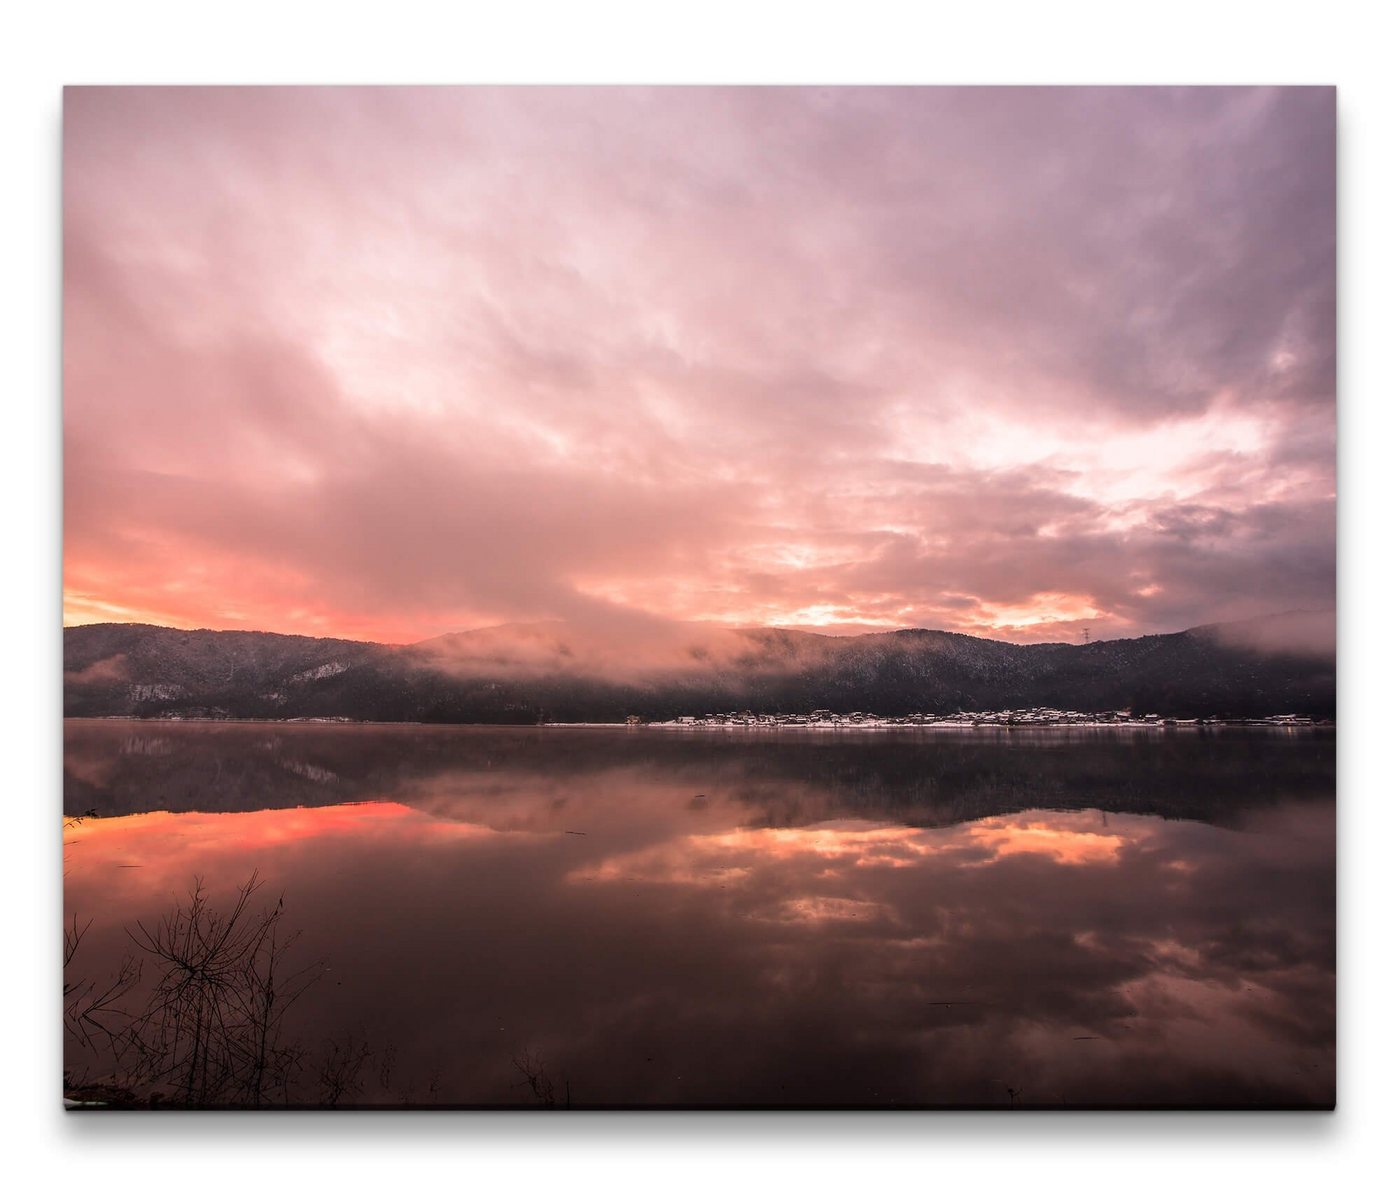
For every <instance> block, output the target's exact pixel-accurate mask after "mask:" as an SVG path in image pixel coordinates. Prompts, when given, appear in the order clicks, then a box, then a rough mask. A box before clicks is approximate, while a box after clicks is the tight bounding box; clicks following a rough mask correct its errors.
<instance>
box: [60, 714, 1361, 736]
mask: <svg viewBox="0 0 1400 1190" xmlns="http://www.w3.org/2000/svg"><path fill="white" fill-rule="evenodd" d="M63 722H64V723H143V724H151V725H153V726H170V725H172V724H180V723H194V724H201V725H205V724H210V723H227V724H232V725H239V724H246V725H250V726H253V725H256V726H262V727H406V728H407V727H412V728H444V729H451V728H462V727H472V728H489V729H491V730H493V731H502V730H510V731H520V730H524V731H543V730H554V731H557V730H560V729H563V728H613V729H617V730H623V731H644V730H660V731H667V732H687V731H821V732H835V731H847V732H849V731H986V730H989V729H991V730H1002V731H1010V730H1016V731H1025V730H1032V731H1047V730H1053V731H1065V730H1075V731H1191V730H1195V731H1218V730H1221V729H1225V728H1230V729H1239V728H1250V729H1254V730H1259V729H1270V730H1276V731H1304V730H1309V731H1335V730H1336V727H1337V724H1336V721H1335V720H1332V719H1304V718H1298V719H1296V720H1293V721H1287V720H1282V719H1275V718H1270V717H1263V718H1231V719H1155V720H1148V719H1123V720H1114V721H1103V720H1093V719H1082V720H1072V719H1067V720H1060V721H1054V720H1049V721H1047V720H1034V719H1018V720H998V719H986V720H965V719H963V720H959V719H938V720H932V721H928V722H918V723H913V722H902V721H900V720H898V719H871V720H863V721H859V722H832V721H819V722H786V723H784V722H730V721H720V722H700V721H697V722H693V723H682V722H679V721H677V720H671V719H668V720H658V721H656V722H650V723H626V722H577V723H572V722H570V723H565V722H551V723H428V722H423V721H420V720H406V719H344V718H331V717H326V718H303V719H252V718H239V717H235V716H232V715H229V716H218V717H215V716H196V715H183V716H179V717H174V716H172V717H169V718H161V717H158V716H144V715H71V716H70V715H65V716H64V717H63Z"/></svg>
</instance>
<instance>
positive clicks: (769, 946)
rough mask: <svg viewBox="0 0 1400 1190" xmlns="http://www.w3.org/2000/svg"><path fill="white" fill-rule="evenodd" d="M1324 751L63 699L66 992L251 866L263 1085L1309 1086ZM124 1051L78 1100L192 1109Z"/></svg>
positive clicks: (626, 1100) (1309, 732)
mask: <svg viewBox="0 0 1400 1190" xmlns="http://www.w3.org/2000/svg"><path fill="white" fill-rule="evenodd" d="M1334 747H1335V745H1334V735H1333V733H1332V732H1331V731H1329V730H1320V729H1293V730H1265V729H1261V730H1250V729H1223V730H1196V729H1177V730H1174V731H1173V730H1164V729H1158V730H1151V731H1148V730H1143V731H1127V730H1124V731H1116V730H1098V731H1095V730H1079V731H1076V730H1058V729H1012V730H998V729H977V730H967V731H952V730H936V729H935V730H923V731H920V730H917V729H914V730H903V731H892V730H887V731H866V732H862V731H840V732H836V731H831V732H812V731H790V732H784V731H781V730H768V731H764V730H734V731H721V730H713V731H704V730H701V731H692V732H686V731H671V732H668V731H661V730H657V729H647V728H640V729H638V728H633V729H624V728H616V729H613V728H563V727H555V728H540V729H536V728H478V727H415V726H378V725H358V724H357V725H348V724H261V723H150V722H129V721H79V720H70V721H68V722H67V723H66V724H65V780H64V803H65V804H64V811H65V815H66V816H68V819H67V820H66V821H65V827H64V831H63V841H64V843H65V847H64V908H65V915H66V917H67V918H68V919H69V921H70V922H71V921H72V920H73V919H75V918H76V920H77V922H78V923H79V925H80V926H82V925H84V924H86V923H88V922H90V923H91V925H90V926H89V927H88V928H87V931H86V933H84V934H83V936H82V939H81V943H80V945H79V946H78V947H77V949H76V951H75V953H74V955H73V958H72V962H71V963H70V964H69V969H68V971H67V972H66V973H65V974H66V982H68V983H71V984H74V985H82V984H84V983H85V982H86V981H90V982H91V984H92V985H94V986H96V985H104V986H105V983H106V982H109V981H110V979H111V977H112V974H113V973H114V972H116V971H117V970H118V969H119V967H120V965H121V963H122V959H123V956H124V955H125V954H127V953H129V952H133V949H134V947H135V943H134V942H133V934H134V935H135V937H136V938H137V939H140V938H142V937H143V935H142V933H141V931H140V929H139V927H138V923H141V924H143V925H145V926H146V927H147V929H148V930H149V929H150V928H151V926H152V923H157V922H159V921H160V920H161V919H162V916H163V915H166V914H169V913H170V912H171V910H172V907H174V906H178V905H181V904H184V903H187V902H188V897H189V892H190V889H191V886H192V881H193V880H194V878H195V877H199V878H200V879H201V881H202V884H203V888H204V890H205V894H206V895H207V897H208V904H209V906H210V907H211V908H212V910H214V911H227V908H228V907H229V906H231V905H232V904H233V903H234V897H235V894H236V892H237V890H238V888H239V887H240V886H241V885H242V884H244V882H245V881H246V880H247V879H248V878H249V877H250V876H251V875H252V873H253V872H254V871H255V870H256V872H257V873H258V875H259V878H260V880H261V881H262V885H261V887H260V888H259V889H258V890H257V891H256V892H255V893H254V896H253V900H252V901H251V902H250V910H249V912H252V910H253V909H254V908H255V909H257V910H258V911H263V910H267V909H270V908H271V907H272V906H274V905H275V904H276V903H277V902H278V900H279V898H280V899H281V902H282V916H281V917H280V918H279V919H278V923H277V929H278V930H279V934H278V939H279V942H278V945H279V946H281V945H283V944H284V943H285V944H286V949H285V954H284V956H283V963H284V967H283V969H284V970H285V971H287V972H292V973H296V972H302V971H305V972H306V976H305V979H304V981H303V982H304V985H305V986H304V988H303V990H302V991H301V994H300V996H299V998H297V999H295V1000H294V1001H289V1007H288V1008H287V1012H286V1015H285V1017H283V1018H281V1034H280V1036H281V1038H282V1043H283V1049H282V1051H281V1052H283V1053H284V1054H285V1056H286V1062H285V1064H284V1067H283V1068H282V1070H281V1077H280V1079H278V1080H270V1081H269V1084H268V1085H269V1088H271V1085H272V1082H273V1081H275V1082H276V1087H275V1093H274V1091H273V1090H272V1089H269V1090H267V1091H265V1092H262V1093H261V1094H263V1095H265V1098H260V1099H259V1102H275V1103H282V1102H288V1103H294V1104H318V1103H319V1104H324V1103H329V1102H334V1103H337V1104H339V1105H343V1106H351V1105H360V1106H363V1105H373V1104H382V1105H412V1106H465V1105H472V1106H499V1107H539V1106H555V1107H563V1106H569V1107H577V1108H588V1107H604V1106H641V1107H653V1106H655V1107H691V1106H696V1107H699V1106H704V1107H709V1106H715V1107H737V1106H852V1107H933V1106H953V1107H982V1106H986V1107H995V1108H1017V1109H1019V1108H1027V1107H1054V1108H1060V1107H1085V1106H1299V1107H1328V1106H1330V1105H1331V1104H1332V1102H1333V1096H1334V1087H1335V1057H1334V1054H1335V1050H1334V1042H1335V1012H1334V1000H1335V949H1336V942H1335V938H1336V934H1335V881H1336V863H1335V829H1334V828H1335V802H1334V788H1335V756H1334ZM159 974H160V969H159V963H158V962H156V961H153V960H152V958H151V957H150V956H149V955H148V956H145V962H144V964H143V966H142V971H141V976H140V979H139V980H138V981H135V982H134V983H133V984H132V986H131V987H130V988H128V989H127V990H126V991H125V992H124V993H123V996H122V998H121V1000H120V1001H119V1002H118V1003H117V1004H116V1005H115V1009H116V1010H117V1012H123V1013H126V1014H127V1015H126V1016H122V1015H117V1013H116V1012H114V1013H109V1014H108V1015H107V1017H105V1018H104V1019H105V1022H106V1025H107V1027H108V1028H109V1029H112V1030H114V1031H116V1032H120V1030H121V1028H122V1022H123V1021H126V1020H130V1019H131V1014H133V1013H134V1014H136V1015H138V1016H139V1015H140V1011H141V1009H142V1006H144V1005H147V1004H148V1003H149V1000H148V997H149V996H150V994H151V988H152V986H153V985H154V982H155V981H156V979H157V978H158V976H159ZM298 986H301V985H298ZM280 1003H282V1001H280V1000H279V1004H280ZM206 1027H207V1026H206ZM147 1048H148V1049H149V1048H150V1047H149V1045H148V1046H147ZM111 1049H112V1047H111V1045H110V1044H104V1043H103V1039H102V1037H101V1036H100V1035H99V1036H97V1037H96V1038H94V1037H93V1036H92V1035H91V1034H90V1033H89V1034H87V1035H86V1040H84V1034H83V1033H81V1032H79V1031H75V1030H70V1031H69V1033H68V1036H67V1037H66V1039H65V1054H64V1060H65V1067H66V1068H67V1071H68V1077H69V1080H70V1084H71V1086H73V1087H82V1088H91V1087H93V1086H96V1085H100V1084H105V1083H109V1082H111V1081H112V1080H113V1078H114V1077H115V1078H116V1081H117V1082H118V1083H119V1084H120V1085H122V1086H123V1087H124V1088H125V1089H126V1093H127V1094H128V1095H130V1096H134V1097H135V1099H134V1101H135V1102H146V1101H148V1098H149V1096H150V1095H152V1094H160V1095H161V1096H162V1097H163V1098H162V1100H161V1102H171V1101H178V1100H179V1098H180V1088H179V1086H178V1085H175V1084H176V1082H177V1080H175V1079H172V1078H171V1077H169V1075H168V1072H167V1076H166V1077H165V1079H164V1083H162V1084H161V1085H159V1086H158V1085H157V1083H158V1082H159V1080H153V1079H152V1078H151V1076H150V1074H149V1068H147V1073H145V1074H142V1075H140V1076H139V1077H138V1076H137V1075H135V1074H133V1073H132V1071H131V1069H130V1067H129V1064H130V1053H129V1051H124V1054H125V1056H124V1057H123V1059H122V1063H121V1064H118V1063H116V1061H115V1059H113V1057H112V1055H111ZM181 1077H183V1075H182V1076H181ZM164 1084H171V1085H164ZM95 1094H96V1093H94V1092H92V1091H91V1090H89V1091H88V1092H87V1093H86V1094H85V1095H78V1096H77V1097H78V1098H84V1099H91V1098H93V1097H94V1095H95ZM237 1094H238V1093H237V1092H234V1091H225V1092H220V1093H219V1094H216V1095H213V1096H212V1097H211V1098H210V1100H209V1101H210V1102H215V1103H217V1102H220V1101H221V1100H220V1098H219V1095H224V1096H225V1097H226V1100H227V1101H228V1102H242V1101H246V1100H244V1099H239V1098H237Z"/></svg>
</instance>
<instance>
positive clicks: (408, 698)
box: [64, 612, 1336, 723]
mask: <svg viewBox="0 0 1400 1190" xmlns="http://www.w3.org/2000/svg"><path fill="white" fill-rule="evenodd" d="M1334 640H1335V618H1334V616H1333V615H1332V613H1330V612H1329V613H1292V614H1289V615H1285V616H1274V617H1268V618H1266V619H1263V620H1255V621H1248V622H1245V623H1241V624H1226V625H1207V626H1203V627H1199V628H1192V629H1189V630H1187V631H1184V632H1176V633H1168V634H1163V635H1157V636H1144V637H1138V638H1135V639H1129V640H1112V641H1093V642H1090V643H1087V644H1079V645H1071V644H1034V645H1018V644H1009V643H1006V642H1003V641H994V640H985V639H982V638H979V637H972V636H964V635H960V634H958V633H951V632H940V631H932V630H925V629H904V630H900V631H895V632H882V633H871V634H867V635H864V636H846V637H832V636H823V635H821V634H818V633H815V632H800V631H793V630H787V629H776V628H763V629H728V628H719V627H715V626H711V625H657V626H653V627H652V629H651V630H650V631H646V632H639V633H638V634H637V639H636V640H634V641H630V642H629V641H626V640H619V639H617V637H616V635H615V634H614V635H609V634H599V633H598V632H597V631H595V630H590V629H585V628H581V627H576V626H571V625H568V624H559V623H549V624H529V625H507V626H503V627H500V628H491V629H483V630H479V631H476V632H468V633H459V634H454V635H450V636H445V637H438V638H435V639H433V640H429V641H423V642H420V643H418V644H413V645H381V644H371V643H366V642H362V641H348V640H335V639H329V638H315V637H305V636H285V635H279V634H275V633H268V632H215V631H211V630H207V629H199V630H193V631H187V630H182V629H174V628H160V627H154V626H151V625H145V624H92V625H83V626H80V627H74V628H66V629H64V714H65V715H66V716H69V717H84V716H111V715H131V716H137V717H142V718H150V717H160V716H166V717H191V718H193V717H211V718H225V717H227V718H251V719H294V718H306V717H344V718H348V719H356V720H374V721H382V722H420V723H540V722H561V723H567V722H619V721H622V720H623V719H625V718H626V717H627V716H629V715H639V716H641V717H642V718H644V719H669V718H674V717H675V716H677V715H702V714H708V713H713V712H719V711H726V710H736V709H744V710H752V711H754V712H757V713H760V714H761V713H784V712H788V713H802V712H809V711H813V710H816V709H819V708H825V709H829V710H832V711H836V712H850V711H869V712H873V713H876V714H881V715H900V714H911V713H917V712H927V713H933V714H946V713H949V712H952V711H958V710H1000V709H1008V708H1015V707H1027V706H1051V707H1058V708H1061V709H1065V710H1082V711H1108V710H1122V709H1127V710H1131V711H1133V712H1134V713H1136V714H1151V713H1156V714H1161V715H1191V716H1197V715H1257V714H1276V713H1285V712H1293V713H1297V714H1310V715H1314V716H1317V715H1326V716H1331V715H1333V714H1334V713H1335V708H1336V674H1335V660H1334V650H1333V648H1332V647H1331V642H1332V641H1334Z"/></svg>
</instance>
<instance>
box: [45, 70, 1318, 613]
mask: <svg viewBox="0 0 1400 1190" xmlns="http://www.w3.org/2000/svg"><path fill="white" fill-rule="evenodd" d="M1333 129H1334V121H1333V100H1332V94H1331V92H1330V91H1327V90H1310V89H1294V90H1284V91H1269V90H1249V89H1243V90H1234V89H1210V90H1187V91H1162V90H1150V89H1142V90H1134V91H1126V92H1105V91H1102V90H1096V89H1060V90H1051V91H1041V92H1034V91H1014V90H1013V91H1008V90H991V91H987V90H978V89H968V90H938V89H906V90H885V89H869V90H864V89H857V90H840V89H837V90H822V89H813V90H803V89H797V90H785V89H753V90H746V89H737V90H706V89H687V88H677V89H663V90H646V89H626V88H623V89H602V90H570V89H549V88H503V89H493V88H476V89H471V88H468V89H420V88H404V89H382V90H377V89H278V88H255V89H219V88H207V89H161V88H158V89H140V88H91V89H89V88H80V89H74V90H70V91H69V92H68V95H67V100H66V111H65V171H64V187H65V192H64V198H65V296H64V302H65V309H64V319H65V338H64V368H65V394H64V396H65V404H64V421H65V529H66V542H65V580H66V588H67V594H68V616H69V619H70V622H79V621H87V620H94V619H151V620H156V621H159V622H163V623H172V624H181V625H185V624H191V625H193V624H204V625H210V626H215V627H234V626H238V627H261V628H269V629H278V630H295V631H316V632H319V633H326V634H342V635H347V636H359V637H373V638H377V639H384V640H411V639H418V638H422V637H427V636H431V635H435V634H437V633H440V632H444V631H448V630H452V629H458V628H469V627H474V626H479V625H484V624H489V623H495V622H500V621H504V620H538V619H546V618H568V619H581V620H592V619H595V618H598V617H607V616H610V615H614V614H617V613H618V612H627V611H631V612H637V613H646V614H648V615H651V616H656V617H662V618H673V619H684V620H713V621H719V622H725V623H798V624H807V625H820V624H825V625H833V626H836V627H837V628H844V629H846V630H850V629H852V628H854V627H858V626H861V625H869V626H876V627H879V626H924V627H947V628H955V629H959V630H965V631H975V632H979V633H985V634H990V635H1001V636H1010V637H1015V638H1018V639H1069V638H1071V637H1073V636H1074V635H1076V633H1077V631H1078V629H1079V628H1080V627H1082V626H1090V627H1091V628H1092V630H1093V631H1094V632H1095V633H1096V634H1100V635H1105V634H1115V635H1122V634H1132V633H1135V632H1138V631H1150V630H1162V629H1176V628H1180V627H1185V626H1187V625H1189V624H1193V623H1201V622H1206V621H1212V620H1222V619H1228V618H1233V617H1237V616H1240V615H1251V614H1256V613H1262V612H1270V611H1282V610H1288V609H1291V608H1297V607H1316V606H1326V605H1329V604H1330V602H1331V600H1332V596H1333V591H1334V585H1335V561H1334V550H1335V546H1334V541H1335V530H1334V487H1335V432H1334V431H1335V416H1334V381H1333V356H1334V330H1333V322H1332V319H1333V314H1332V309H1333V287H1334V195H1333V172H1332V170H1333V167H1332V153H1333V136H1334V131H1333Z"/></svg>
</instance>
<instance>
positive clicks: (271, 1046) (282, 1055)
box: [126, 872, 316, 1106]
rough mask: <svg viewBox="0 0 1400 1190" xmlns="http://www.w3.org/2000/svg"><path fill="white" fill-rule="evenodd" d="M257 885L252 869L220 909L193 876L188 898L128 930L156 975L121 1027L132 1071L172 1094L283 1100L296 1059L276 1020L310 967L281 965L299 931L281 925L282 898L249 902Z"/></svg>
mask: <svg viewBox="0 0 1400 1190" xmlns="http://www.w3.org/2000/svg"><path fill="white" fill-rule="evenodd" d="M259 887H260V883H259V881H258V876H257V873H256V872H254V873H253V875H252V876H251V877H250V878H249V879H248V881H247V882H246V883H245V884H243V885H242V886H241V887H240V888H239V890H238V894H237V896H236V897H235V900H234V903H233V906H232V907H231V908H230V909H229V910H227V911H224V912H221V911H219V910H217V909H215V908H213V907H212V906H211V905H210V902H209V898H208V894H207V893H206V891H205V889H204V885H203V883H202V882H201V881H199V880H196V881H195V883H194V887H193V889H192V890H191V892H190V895H189V899H188V901H187V902H185V903H184V904H180V905H176V906H175V907H174V908H172V909H171V910H170V911H169V912H168V913H166V914H165V916H163V917H162V918H161V919H160V920H159V921H157V922H156V923H155V924H154V925H152V926H147V925H146V924H145V923H138V924H137V925H136V927H135V929H129V930H128V931H127V934H128V935H129V936H130V938H131V939H132V941H133V942H134V943H135V944H136V946H137V948H138V950H140V951H141V952H142V953H143V954H145V955H147V956H148V957H149V958H150V960H152V961H153V964H154V966H155V968H156V972H157V975H158V978H157V981H156V984H155V987H154V988H153V990H152V992H151V996H150V999H149V1001H148V1003H147V1005H146V1007H145V1008H144V1009H143V1010H142V1012H141V1013H140V1014H139V1016H137V1017H136V1018H135V1019H134V1020H133V1021H132V1022H131V1025H130V1027H129V1030H128V1031H127V1035H126V1040H127V1044H128V1046H129V1048H130V1050H131V1052H132V1053H133V1054H134V1056H135V1063H134V1068H133V1071H132V1074H133V1077H134V1078H135V1079H136V1080H138V1081H139V1082H141V1083H142V1084H145V1085H148V1086H158V1087H163V1088H165V1090H166V1094H167V1097H168V1099H169V1100H171V1101H173V1102H176V1103H180V1104H184V1105H206V1104H230V1103H245V1104H251V1105H253V1106H258V1105H261V1104H264V1103H266V1102H267V1101H268V1100H269V1098H271V1097H273V1096H275V1095H277V1094H278V1093H280V1094H281V1095H282V1097H283V1099H284V1101H285V1099H286V1097H287V1092H288V1088H289V1085H290V1082H291V1078H292V1075H293V1074H294V1072H295V1071H296V1070H297V1069H298V1067H299V1066H300V1065H301V1063H302V1061H303V1058H304V1055H303V1053H302V1051H300V1050H299V1049H297V1048H296V1047H295V1046H292V1045H290V1044H287V1043H286V1042H285V1041H284V1039H283V1035H282V1030H283V1023H284V1018H285V1016H286V1013H287V1010H288V1009H289V1008H290V1007H291V1006H292V1004H293V1003H295V1002H296V1000H297V998H298V997H299V996H301V995H302V993H304V992H305V991H306V989H307V988H308V987H309V986H310V985H311V983H312V982H314V980H315V978H316V975H315V973H314V971H313V969H312V968H311V967H307V968H303V969H300V970H296V971H292V972H290V973H288V972H287V971H286V969H285V968H286V962H285V960H286V955H287V951H288V949H289V948H290V947H291V946H292V944H293V943H294V942H295V941H296V938H297V936H298V935H296V934H290V935H288V934H284V933H279V927H280V926H281V923H282V918H283V915H284V912H285V910H284V907H283V903H282V900H281V898H279V899H278V901H277V905H276V907H275V908H273V909H269V910H262V911H259V910H257V909H256V908H255V907H254V905H253V897H254V894H255V892H256V891H257V890H258V888H259Z"/></svg>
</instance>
